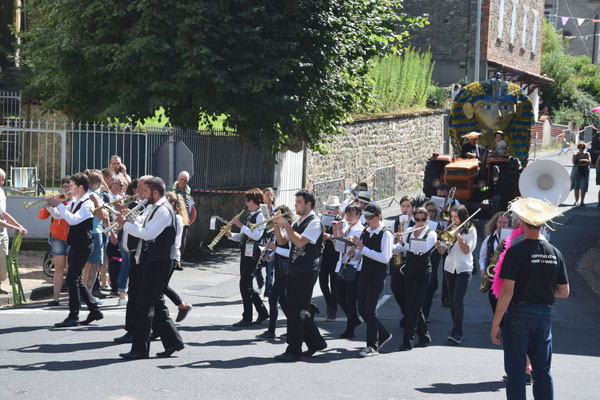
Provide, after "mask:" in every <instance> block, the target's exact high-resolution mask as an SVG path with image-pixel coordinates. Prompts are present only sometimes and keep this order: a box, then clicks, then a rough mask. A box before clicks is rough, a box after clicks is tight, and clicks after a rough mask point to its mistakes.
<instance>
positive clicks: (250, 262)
mask: <svg viewBox="0 0 600 400" xmlns="http://www.w3.org/2000/svg"><path fill="white" fill-rule="evenodd" d="M256 261H257V260H256V259H254V258H252V257H244V256H242V257H241V259H240V294H241V296H242V303H243V305H244V311H243V313H242V318H243V319H244V320H245V321H252V304H254V307H255V308H256V311H257V312H258V313H259V314H267V307H265V305H264V304H263V302H262V300H261V299H260V295H259V294H258V292H257V291H256V290H254V287H253V286H252V280H253V279H254V277H253V276H252V272H253V271H254V269H255V268H256Z"/></svg>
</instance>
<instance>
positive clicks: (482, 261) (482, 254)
mask: <svg viewBox="0 0 600 400" xmlns="http://www.w3.org/2000/svg"><path fill="white" fill-rule="evenodd" d="M491 237H494V238H495V240H494V251H496V249H497V248H498V244H499V242H498V231H494V233H492V234H491V235H487V236H486V237H485V239H483V243H481V248H480V249H479V269H480V270H482V271H483V270H484V269H486V268H487V267H488V266H487V265H486V259H487V255H488V254H487V246H488V242H489V241H490V238H491Z"/></svg>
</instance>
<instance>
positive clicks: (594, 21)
mask: <svg viewBox="0 0 600 400" xmlns="http://www.w3.org/2000/svg"><path fill="white" fill-rule="evenodd" d="M592 22H593V23H597V22H600V19H592Z"/></svg>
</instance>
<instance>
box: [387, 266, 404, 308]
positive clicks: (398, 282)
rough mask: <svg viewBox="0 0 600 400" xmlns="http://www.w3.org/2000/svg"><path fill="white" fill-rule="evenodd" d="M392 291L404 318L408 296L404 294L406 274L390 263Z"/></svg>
mask: <svg viewBox="0 0 600 400" xmlns="http://www.w3.org/2000/svg"><path fill="white" fill-rule="evenodd" d="M390 278H391V280H390V289H392V293H393V294H394V298H395V299H396V303H398V305H399V306H400V312H401V313H402V318H404V317H405V316H406V295H405V293H404V274H403V273H401V272H400V268H398V267H396V266H395V265H394V264H393V260H392V263H390Z"/></svg>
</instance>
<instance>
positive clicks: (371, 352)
mask: <svg viewBox="0 0 600 400" xmlns="http://www.w3.org/2000/svg"><path fill="white" fill-rule="evenodd" d="M377 354H379V352H378V351H377V350H375V349H374V348H372V347H371V346H369V347H365V348H364V349H362V350H361V351H360V353H358V355H359V356H361V357H371V356H376V355H377Z"/></svg>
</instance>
